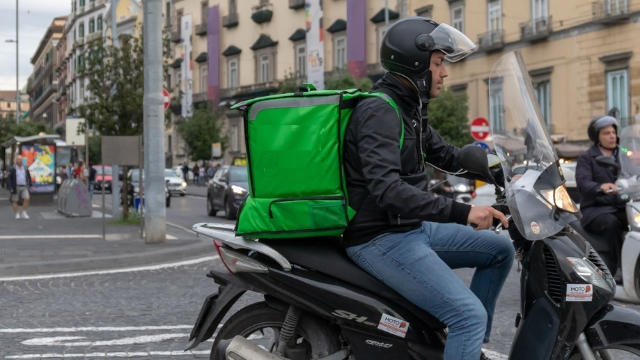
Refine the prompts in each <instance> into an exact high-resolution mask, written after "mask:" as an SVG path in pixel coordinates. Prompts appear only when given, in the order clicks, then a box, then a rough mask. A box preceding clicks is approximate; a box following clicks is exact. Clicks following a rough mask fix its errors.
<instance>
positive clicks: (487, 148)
mask: <svg viewBox="0 0 640 360" xmlns="http://www.w3.org/2000/svg"><path fill="white" fill-rule="evenodd" d="M473 145H477V146H480V147H481V148H483V149H484V151H486V152H487V154H489V153H491V148H490V147H489V145H487V143H485V142H482V141H476V142H474V143H473Z"/></svg>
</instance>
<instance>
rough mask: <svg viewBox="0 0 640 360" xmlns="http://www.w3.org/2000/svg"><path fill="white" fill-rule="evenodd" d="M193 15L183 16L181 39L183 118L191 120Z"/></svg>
mask: <svg viewBox="0 0 640 360" xmlns="http://www.w3.org/2000/svg"><path fill="white" fill-rule="evenodd" d="M191 17H192V16H191V14H187V15H184V16H182V21H181V24H180V26H181V28H180V37H181V42H182V44H181V46H180V51H181V52H182V54H181V55H182V65H181V68H180V70H181V71H180V76H181V77H182V81H181V84H180V90H182V93H183V95H182V117H183V118H190V117H191V115H192V109H191V107H192V105H193V64H192V59H191V50H192V47H191V31H192V29H193V22H192V19H191Z"/></svg>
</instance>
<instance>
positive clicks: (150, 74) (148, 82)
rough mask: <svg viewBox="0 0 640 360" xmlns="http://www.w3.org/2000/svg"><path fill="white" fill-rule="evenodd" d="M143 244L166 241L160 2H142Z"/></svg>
mask: <svg viewBox="0 0 640 360" xmlns="http://www.w3.org/2000/svg"><path fill="white" fill-rule="evenodd" d="M144 22H145V26H144V35H143V36H144V44H143V45H144V78H145V88H144V127H143V128H144V133H145V136H144V138H145V139H146V140H147V141H146V142H145V143H144V152H145V154H146V155H145V158H146V159H148V160H149V161H148V162H147V163H146V164H145V166H146V169H145V173H146V175H147V177H146V179H144V182H145V184H144V185H145V190H146V196H145V219H144V222H145V224H144V225H145V226H144V227H145V243H147V244H152V243H161V242H164V241H165V240H166V237H167V212H166V209H165V197H164V190H165V186H166V185H165V182H164V99H163V97H162V24H161V23H162V0H146V1H145V2H144Z"/></svg>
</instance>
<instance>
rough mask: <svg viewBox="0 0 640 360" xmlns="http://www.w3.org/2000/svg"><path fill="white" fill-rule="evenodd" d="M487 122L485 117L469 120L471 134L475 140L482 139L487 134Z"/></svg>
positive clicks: (488, 130)
mask: <svg viewBox="0 0 640 360" xmlns="http://www.w3.org/2000/svg"><path fill="white" fill-rule="evenodd" d="M490 131H491V130H490V129H489V122H487V119H485V118H477V119H475V120H473V121H472V122H471V136H473V138H474V139H476V140H484V139H486V138H487V136H489V132H490Z"/></svg>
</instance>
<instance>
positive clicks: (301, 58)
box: [296, 45, 307, 77]
mask: <svg viewBox="0 0 640 360" xmlns="http://www.w3.org/2000/svg"><path fill="white" fill-rule="evenodd" d="M296 73H297V75H298V77H303V76H306V75H307V47H306V45H298V46H296Z"/></svg>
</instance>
